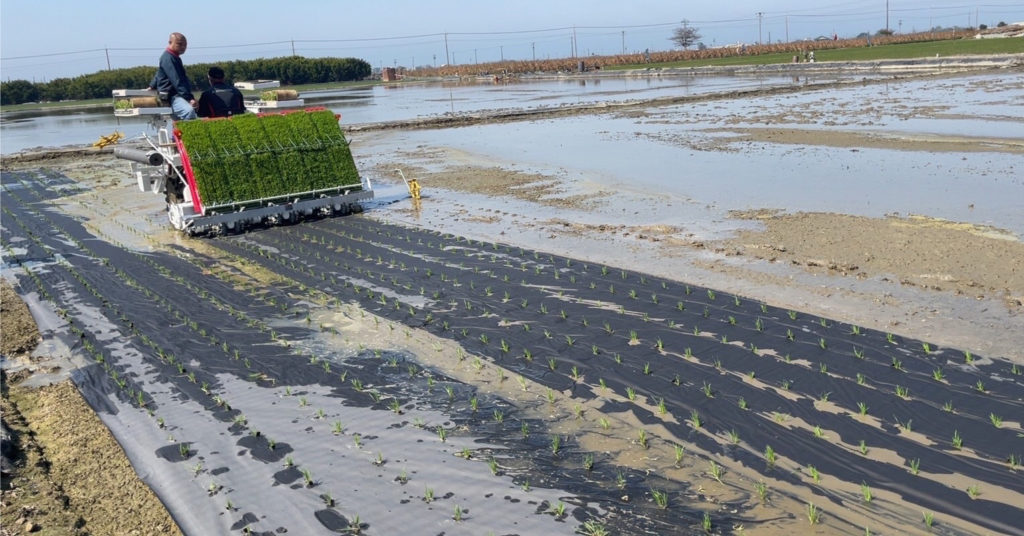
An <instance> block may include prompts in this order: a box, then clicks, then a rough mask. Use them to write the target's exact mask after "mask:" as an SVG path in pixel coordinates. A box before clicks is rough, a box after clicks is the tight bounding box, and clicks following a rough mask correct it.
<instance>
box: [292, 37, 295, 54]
mask: <svg viewBox="0 0 1024 536" xmlns="http://www.w3.org/2000/svg"><path fill="white" fill-rule="evenodd" d="M294 55H295V40H294V39H292V56H294Z"/></svg>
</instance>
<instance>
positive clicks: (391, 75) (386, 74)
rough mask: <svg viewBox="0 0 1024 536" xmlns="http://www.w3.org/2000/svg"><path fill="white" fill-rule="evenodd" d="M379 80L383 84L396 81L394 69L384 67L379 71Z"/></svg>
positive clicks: (396, 76) (396, 75) (396, 74)
mask: <svg viewBox="0 0 1024 536" xmlns="http://www.w3.org/2000/svg"><path fill="white" fill-rule="evenodd" d="M380 79H381V81H383V82H394V81H396V80H398V73H396V72H395V68H394V67H385V68H383V69H381V71H380Z"/></svg>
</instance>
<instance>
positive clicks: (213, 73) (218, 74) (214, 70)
mask: <svg viewBox="0 0 1024 536" xmlns="http://www.w3.org/2000/svg"><path fill="white" fill-rule="evenodd" d="M206 74H207V76H209V77H210V78H224V69H221V68H220V67H210V71H209V72H208V73H206Z"/></svg>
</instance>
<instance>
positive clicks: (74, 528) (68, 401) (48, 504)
mask: <svg viewBox="0 0 1024 536" xmlns="http://www.w3.org/2000/svg"><path fill="white" fill-rule="evenodd" d="M0 305H2V307H0V319H2V320H0V322H2V325H0V333H2V336H0V348H2V354H3V356H4V359H5V360H12V362H13V361H21V362H23V363H25V366H26V368H21V369H19V370H17V371H15V372H12V373H10V374H8V363H5V364H4V370H3V372H2V374H3V398H2V402H0V409H2V414H3V427H4V434H3V435H4V439H3V460H4V464H3V465H4V467H3V486H2V491H0V495H2V500H0V518H2V522H0V535H3V536H14V535H19V534H29V533H31V534H42V535H62V536H63V535H70V534H118V535H145V534H180V532H179V531H178V529H177V525H176V524H175V523H174V521H173V520H172V519H171V517H170V515H169V514H168V513H167V511H166V510H165V509H164V507H163V505H162V504H161V503H160V501H159V500H158V499H157V498H156V496H155V495H154V494H153V492H152V491H151V490H150V489H149V487H148V486H146V484H144V483H143V482H142V481H141V480H140V479H139V477H138V476H137V475H136V474H135V471H134V470H133V469H132V467H131V464H129V463H128V459H127V458H126V457H125V456H124V452H123V451H122V450H121V446H120V445H118V443H117V441H115V440H114V438H113V436H111V435H110V432H109V431H108V430H107V429H106V427H105V426H104V425H103V423H102V422H100V420H99V418H98V417H97V416H96V414H95V413H94V412H93V410H92V408H90V407H89V406H88V405H87V404H86V403H85V400H83V399H82V396H81V395H80V394H79V393H78V390H77V389H76V388H75V386H74V385H73V384H72V383H71V382H70V381H64V382H62V383H59V384H55V385H48V386H45V387H42V388H33V387H26V386H24V385H21V384H20V382H21V381H22V380H24V379H25V378H27V377H28V376H29V375H30V372H29V371H30V370H31V369H32V367H33V366H34V365H33V364H32V363H30V362H29V357H28V354H29V353H30V352H31V351H32V350H33V349H34V348H35V346H36V343H37V342H38V340H39V331H38V329H37V327H36V323H35V321H34V320H33V319H32V315H31V313H29V310H28V308H27V307H26V306H25V304H24V303H23V302H22V301H21V299H20V298H19V297H18V295H17V294H16V293H15V292H14V290H13V289H12V288H11V287H10V285H8V284H7V282H6V281H4V282H2V284H0ZM12 368H13V367H12Z"/></svg>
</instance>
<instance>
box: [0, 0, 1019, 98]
mask: <svg viewBox="0 0 1024 536" xmlns="http://www.w3.org/2000/svg"><path fill="white" fill-rule="evenodd" d="M981 2H982V3H970V2H965V1H963V0H889V1H888V2H887V1H886V0H853V1H848V2H842V1H838V0H819V1H818V2H807V1H796V0H774V1H766V0H763V1H754V0H733V1H724V2H723V1H714V2H712V1H707V0H699V1H694V2H680V1H679V0H629V1H627V0H617V1H611V0H587V1H584V0H544V1H540V0H511V1H505V2H486V1H469V0H428V1H423V0H419V1H411V0H370V1H360V2H355V1H341V0H334V1H328V0H324V1H315V0H290V1H289V0H275V1H266V0H248V1H245V2H235V1H216V0H204V1H195V0H177V1H171V2H156V3H154V2H138V1H134V2H126V1H122V0H113V1H105V2H84V1H81V0H49V1H48V0H3V1H2V2H0V58H2V60H0V61H2V63H0V78H2V79H3V80H9V79H19V78H20V79H27V80H35V81H45V80H50V79H53V78H55V77H59V76H75V75H79V74H84V73H90V72H95V71H98V70H102V69H105V68H106V67H107V58H108V55H109V61H110V66H111V67H113V68H118V67H131V66H136V65H155V64H156V60H157V57H158V55H159V53H160V51H161V50H162V49H163V47H164V46H165V45H166V42H167V34H168V33H170V32H172V31H179V32H182V33H184V34H185V35H186V36H187V37H188V40H189V49H188V52H187V53H186V54H185V56H184V58H183V59H184V60H185V62H186V63H200V62H216V61H223V60H230V59H247V58H256V57H274V56H283V55H290V54H291V53H292V50H293V49H292V47H293V43H292V40H294V51H295V53H297V54H300V55H303V56H308V57H316V56H341V57H357V58H362V59H364V60H366V61H368V62H370V64H371V65H373V66H374V67H381V66H394V65H399V66H407V67H408V66H412V65H413V62H415V64H416V65H434V64H437V65H441V64H443V63H446V60H445V55H446V50H445V35H444V34H447V55H448V60H447V62H449V63H455V64H464V63H474V62H487V61H496V60H499V59H502V58H504V59H530V58H533V57H536V58H538V59H539V58H562V57H569V56H571V55H572V53H573V42H574V37H573V35H574V30H573V28H574V27H575V47H576V48H575V51H576V53H577V55H579V56H588V55H591V54H617V53H621V52H622V51H623V50H625V51H627V52H636V51H641V50H644V49H648V48H649V49H651V50H667V49H670V48H672V43H671V42H670V41H669V37H670V36H671V33H672V30H673V29H674V28H675V27H678V26H680V25H681V24H682V21H683V20H684V19H685V20H687V23H688V24H690V25H693V26H695V27H697V28H698V31H699V32H700V34H701V36H702V38H701V41H702V42H704V43H705V44H706V45H707V46H721V45H726V44H731V43H739V42H746V43H757V42H759V41H760V42H768V41H769V39H770V40H771V41H772V42H776V41H782V40H786V39H787V38H788V39H789V40H797V39H804V38H814V37H817V36H820V35H829V36H831V35H832V33H833V32H835V33H838V34H839V36H841V37H853V36H856V35H857V34H859V33H861V32H870V33H875V32H877V31H878V30H879V29H882V28H885V26H886V15H887V13H888V25H889V27H890V28H891V29H892V30H894V31H901V30H902V31H903V32H911V31H914V30H917V31H923V30H926V29H928V28H931V27H935V26H940V27H952V26H959V27H966V26H968V25H971V26H976V25H977V24H987V25H989V26H995V25H996V24H997V23H998V22H1000V21H1005V22H1007V23H1011V22H1021V21H1024V1H1022V0H981ZM758 13H761V16H759V15H758Z"/></svg>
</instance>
